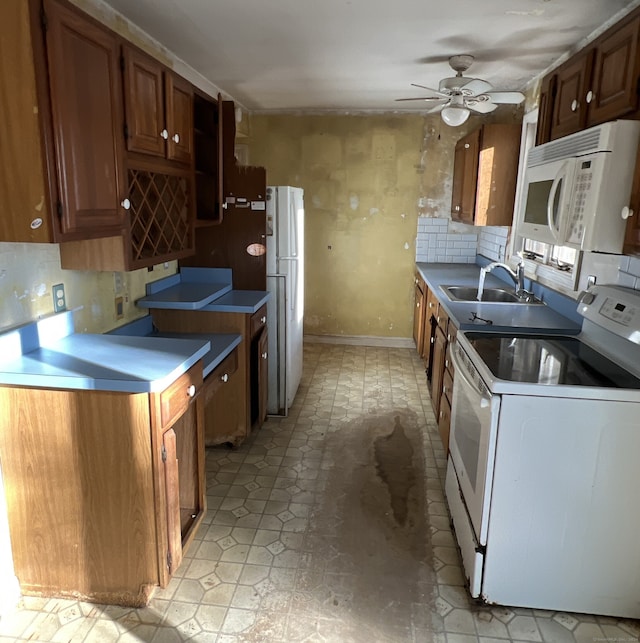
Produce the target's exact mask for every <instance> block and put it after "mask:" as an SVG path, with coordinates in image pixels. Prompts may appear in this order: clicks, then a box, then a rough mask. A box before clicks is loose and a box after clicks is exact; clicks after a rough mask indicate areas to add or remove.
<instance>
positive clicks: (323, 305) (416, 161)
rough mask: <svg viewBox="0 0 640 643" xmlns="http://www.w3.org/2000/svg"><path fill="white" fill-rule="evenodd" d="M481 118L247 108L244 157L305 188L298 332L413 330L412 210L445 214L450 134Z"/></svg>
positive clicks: (273, 180)
mask: <svg viewBox="0 0 640 643" xmlns="http://www.w3.org/2000/svg"><path fill="white" fill-rule="evenodd" d="M509 118H511V116H509ZM503 119H504V117H503ZM481 122H482V121H481V120H479V119H478V118H477V117H471V118H470V119H469V121H468V122H467V123H466V124H465V125H464V126H463V127H459V128H451V127H448V126H447V125H445V124H444V123H443V122H442V120H441V119H440V117H439V116H438V115H429V116H419V115H315V116H311V115H291V114H287V115H284V114H281V115H253V116H252V117H251V127H250V136H249V139H248V141H249V147H250V161H251V164H252V165H263V166H265V167H266V169H267V183H268V184H270V185H296V186H300V187H302V188H304V190H305V209H306V225H305V233H306V253H307V257H306V275H305V288H306V294H305V333H307V334H312V335H345V336H350V335H360V336H377V337H404V338H408V337H411V334H412V319H413V281H412V276H413V270H414V264H415V238H416V229H417V217H418V216H419V215H425V216H440V217H445V218H446V217H449V212H450V207H451V179H452V171H453V150H454V146H455V142H456V141H457V140H458V139H459V138H461V137H462V136H464V135H465V134H466V133H467V132H468V131H470V130H471V129H474V128H476V127H478V126H479V125H480V124H481Z"/></svg>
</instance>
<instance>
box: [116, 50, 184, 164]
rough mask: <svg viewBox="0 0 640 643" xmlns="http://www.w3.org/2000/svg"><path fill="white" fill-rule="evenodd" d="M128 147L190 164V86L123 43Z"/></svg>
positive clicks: (154, 61) (157, 63) (156, 62)
mask: <svg viewBox="0 0 640 643" xmlns="http://www.w3.org/2000/svg"><path fill="white" fill-rule="evenodd" d="M123 59H124V63H123V68H124V93H125V96H124V99H125V100H124V102H125V111H126V127H125V132H126V136H127V150H128V151H129V152H135V153H140V154H149V155H152V156H156V157H159V158H166V159H168V160H170V161H177V162H179V163H184V164H189V163H191V159H192V157H193V89H192V87H191V85H190V83H188V82H187V81H186V80H183V79H181V78H180V77H178V76H176V75H175V74H173V73H172V72H171V71H170V70H168V69H165V68H164V67H163V66H162V65H161V64H160V63H159V62H158V61H156V60H155V59H154V58H152V57H151V56H148V55H147V54H145V53H143V52H142V51H140V50H138V49H136V48H135V47H133V46H131V45H125V46H124V47H123Z"/></svg>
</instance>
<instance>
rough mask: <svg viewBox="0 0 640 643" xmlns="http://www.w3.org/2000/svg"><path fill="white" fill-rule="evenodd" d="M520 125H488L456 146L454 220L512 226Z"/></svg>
mask: <svg viewBox="0 0 640 643" xmlns="http://www.w3.org/2000/svg"><path fill="white" fill-rule="evenodd" d="M519 151H520V126H519V125H501V124H492V123H488V124H486V125H483V126H482V127H479V128H478V129H477V130H474V131H473V132H471V133H469V134H467V136H465V137H464V138H462V139H460V140H459V141H458V143H457V144H456V149H455V155H454V168H453V190H452V201H451V218H452V220H453V221H460V222H462V223H470V224H474V225H511V222H512V219H513V204H514V199H515V189H516V178H517V169H518V154H519Z"/></svg>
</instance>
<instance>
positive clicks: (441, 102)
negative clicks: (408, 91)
mask: <svg viewBox="0 0 640 643" xmlns="http://www.w3.org/2000/svg"><path fill="white" fill-rule="evenodd" d="M472 62H473V56H471V55H469V54H463V55H458V56H451V58H449V65H450V67H451V68H452V69H453V70H454V71H455V72H456V75H455V76H452V77H450V78H443V79H442V80H441V81H440V83H439V84H438V89H432V88H431V87H425V86H424V85H415V84H414V85H413V86H414V87H419V88H420V89H426V90H427V91H428V92H430V93H431V94H432V95H431V96H423V97H421V98H398V99H397V100H399V101H409V100H423V101H427V102H431V101H433V102H434V105H433V107H432V108H431V109H430V110H429V112H430V113H431V112H437V111H440V115H441V117H442V120H443V121H444V122H445V123H446V124H447V125H450V126H451V127H458V126H459V125H462V124H463V123H464V122H466V121H467V119H468V118H469V115H470V114H471V112H476V113H478V114H488V113H489V112H492V111H493V110H494V109H496V108H497V107H498V105H507V104H510V105H518V104H519V103H521V102H522V101H523V100H524V94H522V93H521V92H518V91H492V90H493V87H492V85H491V83H488V82H487V81H486V80H482V79H481V78H467V77H465V76H463V75H462V72H464V71H466V70H467V69H468V68H469V66H470V65H471V63H472Z"/></svg>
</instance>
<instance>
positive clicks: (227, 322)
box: [151, 305, 269, 446]
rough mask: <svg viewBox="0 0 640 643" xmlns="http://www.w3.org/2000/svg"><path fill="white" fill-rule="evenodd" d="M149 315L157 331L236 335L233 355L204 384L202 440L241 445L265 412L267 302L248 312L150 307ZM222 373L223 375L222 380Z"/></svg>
mask: <svg viewBox="0 0 640 643" xmlns="http://www.w3.org/2000/svg"><path fill="white" fill-rule="evenodd" d="M151 314H152V315H153V323H154V324H155V326H156V327H157V328H158V329H159V330H160V331H161V332H173V333H237V334H239V335H241V337H242V341H241V342H240V344H239V346H238V347H237V348H236V349H235V351H234V355H235V357H229V358H227V360H228V361H227V360H225V362H223V363H222V364H221V365H220V366H219V368H218V369H216V370H215V371H214V372H212V373H211V374H210V375H209V376H208V377H207V379H206V380H205V389H204V398H205V420H204V423H205V427H206V430H205V435H206V442H207V444H208V445H215V444H221V443H223V442H224V443H227V442H228V443H231V444H234V445H236V446H237V445H240V444H241V443H242V442H243V441H244V440H245V438H247V437H248V436H249V434H250V433H251V430H252V429H253V430H256V429H259V428H260V427H261V426H262V424H263V423H264V421H265V419H266V415H267V386H268V381H267V378H268V370H267V366H268V357H269V356H268V352H267V351H268V349H267V342H268V338H267V307H266V305H265V306H262V307H261V308H260V309H259V310H258V311H256V312H255V313H253V314H248V313H227V312H218V311H204V310H203V311H201V310H170V309H153V310H152V311H151ZM234 360H235V362H234ZM225 373H226V374H227V375H228V380H227V381H226V382H221V380H220V377H221V376H222V375H224V374H225ZM221 409H223V410H224V411H223V412H222V413H220V410H221Z"/></svg>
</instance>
